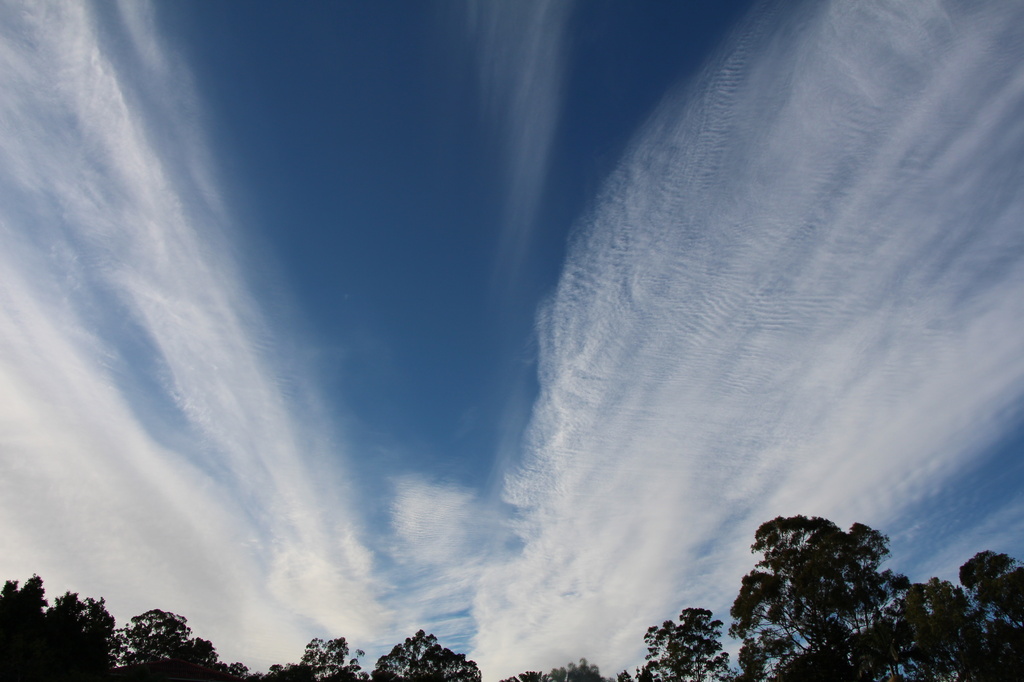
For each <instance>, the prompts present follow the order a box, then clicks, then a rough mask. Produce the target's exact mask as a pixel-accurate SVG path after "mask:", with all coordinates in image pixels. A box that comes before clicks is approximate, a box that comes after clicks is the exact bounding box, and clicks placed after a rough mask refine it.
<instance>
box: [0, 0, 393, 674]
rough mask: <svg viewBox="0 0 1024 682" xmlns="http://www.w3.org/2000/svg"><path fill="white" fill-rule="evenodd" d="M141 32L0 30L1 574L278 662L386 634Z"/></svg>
mask: <svg viewBox="0 0 1024 682" xmlns="http://www.w3.org/2000/svg"><path fill="white" fill-rule="evenodd" d="M149 12H150V10H149V8H147V7H145V6H140V5H136V4H133V3H123V4H121V5H117V6H114V5H93V4H86V3H78V4H72V5H68V4H64V3H6V4H5V5H4V6H3V7H2V9H0V16H2V20H0V26H2V28H0V89H2V90H3V91H4V97H3V98H2V101H0V120H2V121H3V123H2V125H0V188H2V189H0V191H2V193H3V196H4V201H3V204H2V206H0V235H2V242H3V248H2V249H0V376H2V377H3V382H2V384H0V386H2V388H0V404H2V406H3V410H2V412H3V423H2V428H0V438H2V446H0V447H2V451H0V544H2V546H3V547H4V551H3V553H2V555H0V568H2V570H3V574H4V575H5V576H9V577H11V576H19V575H20V576H24V577H27V576H28V575H31V573H33V572H38V573H40V574H41V575H43V576H44V577H45V578H46V580H47V581H48V583H53V589H58V588H60V587H63V586H66V587H70V588H73V589H77V590H81V591H82V592H84V593H85V594H96V595H102V594H108V595H109V594H111V593H113V592H115V590H114V589H113V588H115V586H116V593H117V594H118V595H119V597H118V599H117V600H116V601H115V600H113V599H111V601H110V606H111V608H112V609H113V610H114V611H115V613H116V614H117V615H118V617H119V618H120V619H121V620H123V619H124V618H125V617H127V616H130V615H134V614H136V613H139V612H141V611H142V610H144V609H148V608H153V607H159V608H166V609H170V610H174V611H178V612H180V613H185V614H187V615H188V617H189V618H190V620H191V621H192V623H193V625H194V626H195V628H196V630H197V631H198V632H199V633H200V634H201V635H202V636H205V637H208V638H211V639H213V640H214V641H216V642H218V643H223V644H221V646H222V647H225V649H222V653H223V654H225V655H226V656H231V657H244V658H246V660H248V661H250V662H252V661H255V662H275V661H276V662H280V661H282V660H289V659H290V658H294V657H295V652H296V651H301V647H302V645H303V644H304V643H305V641H307V640H308V638H309V632H310V630H311V628H322V629H330V630H334V631H338V630H341V631H344V632H346V633H350V636H356V637H358V636H360V635H361V634H363V635H370V634H372V633H374V632H375V631H376V629H377V628H378V627H379V626H380V624H381V623H382V622H383V620H384V619H385V618H386V617H387V612H386V610H385V609H384V608H383V607H382V606H380V605H379V604H378V603H377V601H376V597H375V594H376V593H377V590H378V586H377V585H376V584H375V581H374V577H373V573H372V570H373V569H372V561H371V555H370V553H369V551H368V550H367V549H366V548H364V546H363V542H362V540H361V539H360V533H361V529H360V527H359V525H358V523H357V522H354V521H353V519H354V518H355V517H354V516H352V515H351V514H350V513H349V511H348V510H349V501H348V500H349V498H351V496H352V494H353V493H352V491H351V490H350V489H348V488H347V487H346V486H345V485H344V484H343V483H342V482H341V481H339V480H337V479H338V478H339V476H338V473H339V472H338V471H337V470H336V469H335V468H334V467H333V466H332V465H331V464H329V462H328V455H329V456H330V457H332V458H337V457H338V453H337V452H336V450H337V446H336V445H335V444H334V443H333V442H332V441H331V436H330V434H329V433H328V432H327V431H326V430H325V429H324V428H323V427H322V426H321V425H320V424H319V423H314V422H313V421H312V419H313V418H312V417H310V418H305V417H301V416H300V414H312V415H315V414H316V412H315V409H309V408H315V398H314V397H313V393H312V391H310V389H309V386H308V385H307V384H306V383H305V382H304V379H303V378H302V376H301V374H298V373H289V372H288V371H286V370H285V368H286V365H285V363H284V362H283V361H282V359H281V358H279V357H275V354H274V352H273V348H274V337H273V334H272V333H271V332H270V331H269V328H268V326H267V324H266V323H265V321H264V320H263V318H262V312H261V311H260V310H259V309H258V308H257V306H256V305H255V303H254V301H253V300H252V299H251V296H250V294H249V293H248V292H247V290H246V283H245V281H244V277H243V273H242V271H241V270H240V268H239V265H238V263H237V262H236V261H235V260H234V258H233V257H232V248H230V239H229V236H230V235H229V231H230V227H229V221H228V220H227V218H226V216H225V212H224V210H223V209H222V207H221V206H220V203H219V199H218V195H217V188H216V182H215V181H214V173H213V172H212V171H211V168H212V167H213V164H212V163H210V160H209V156H208V152H207V150H206V148H205V147H206V143H205V140H203V139H202V133H201V131H200V130H199V127H198V125H197V124H196V115H197V114H196V103H195V101H194V98H193V95H192V90H191V87H190V85H189V82H188V78H187V75H186V74H185V73H184V72H183V71H182V70H181V69H180V68H179V67H178V66H177V62H176V60H175V58H174V56H173V55H172V54H171V53H169V52H167V51H166V49H164V48H163V47H162V43H161V41H160V39H159V36H158V35H157V34H156V31H155V29H154V27H153V25H152V17H151V16H150V14H149ZM101 14H102V15H103V16H102V20H101V19H100V16H99V15H101ZM101 23H102V25H103V31H102V32H101V31H100V29H99V25H100V24H101ZM125 38H126V40H125ZM306 409H309V411H308V412H305V411H304V410H306ZM328 486H329V489H328ZM225 614H228V615H225ZM231 647H234V648H233V649H232V648H231Z"/></svg>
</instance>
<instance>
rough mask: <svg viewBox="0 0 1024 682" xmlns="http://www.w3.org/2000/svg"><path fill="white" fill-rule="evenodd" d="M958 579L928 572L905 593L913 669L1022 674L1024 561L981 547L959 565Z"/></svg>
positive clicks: (939, 673)
mask: <svg viewBox="0 0 1024 682" xmlns="http://www.w3.org/2000/svg"><path fill="white" fill-rule="evenodd" d="M960 583H961V585H953V584H952V583H950V582H948V581H946V580H939V579H938V578H932V579H931V580H929V581H928V582H927V583H924V584H915V585H912V586H911V588H910V591H909V592H908V594H907V620H908V622H909V623H910V625H911V626H912V628H913V633H914V645H915V646H914V656H913V658H914V667H915V670H916V672H917V673H918V675H919V676H920V677H921V678H922V679H950V680H962V681H967V680H970V681H972V682H988V681H993V682H996V681H1001V680H1022V679H1024V567H1022V566H1021V564H1020V562H1018V561H1017V560H1015V559H1012V558H1011V557H1009V556H1007V555H1005V554H996V553H995V552H979V553H978V554H976V555H974V556H973V557H972V558H971V559H969V560H968V561H967V562H966V563H965V564H964V565H963V566H961V567H960Z"/></svg>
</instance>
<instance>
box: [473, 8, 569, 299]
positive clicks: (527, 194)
mask: <svg viewBox="0 0 1024 682" xmlns="http://www.w3.org/2000/svg"><path fill="white" fill-rule="evenodd" d="M571 10H572V3H571V2H562V1H555V0H539V1H537V2H524V3H471V4H468V5H467V15H466V21H467V24H468V30H469V33H470V35H471V37H472V38H473V39H474V41H475V42H476V48H477V49H476V52H477V61H478V64H479V69H478V70H479V74H480V88H481V95H482V99H483V102H482V107H483V111H484V114H485V116H486V118H487V120H488V121H490V122H491V123H492V124H493V125H494V126H495V128H496V132H497V136H498V137H499V139H500V140H501V144H500V148H501V150H502V153H503V165H504V168H505V187H506V190H505V214H504V224H503V225H502V228H501V237H500V239H499V244H498V254H497V262H496V265H495V276H494V277H495V281H496V282H497V283H498V284H499V286H502V287H505V286H508V285H509V282H510V281H511V280H513V279H514V278H515V277H516V276H517V275H518V274H519V269H520V267H521V266H522V264H523V259H524V258H525V257H526V255H527V252H528V249H529V247H530V244H531V239H532V236H533V233H534V231H535V230H536V219H537V210H538V208H539V206H540V202H541V199H542V198H543V192H544V187H545V183H546V180H547V175H548V165H549V160H550V156H551V145H552V143H553V141H554V136H555V129H556V127H557V125H558V118H559V113H560V111H561V108H562V107H561V103H562V96H563V93H562V80H563V76H564V68H565V52H566V45H565V31H566V24H567V22H568V20H569V17H570V15H571Z"/></svg>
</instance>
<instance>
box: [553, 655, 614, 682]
mask: <svg viewBox="0 0 1024 682" xmlns="http://www.w3.org/2000/svg"><path fill="white" fill-rule="evenodd" d="M547 677H548V680H550V681H551V682H606V681H605V679H604V678H603V677H601V671H600V670H599V669H598V667H597V666H596V665H593V664H591V663H588V662H587V659H585V658H581V659H580V662H579V664H576V663H569V664H567V665H565V666H562V667H561V668H554V669H552V670H551V672H549V673H548V675H547Z"/></svg>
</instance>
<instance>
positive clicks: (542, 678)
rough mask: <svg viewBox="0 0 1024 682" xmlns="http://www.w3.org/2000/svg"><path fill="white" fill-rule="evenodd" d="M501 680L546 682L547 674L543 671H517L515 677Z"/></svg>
mask: <svg viewBox="0 0 1024 682" xmlns="http://www.w3.org/2000/svg"><path fill="white" fill-rule="evenodd" d="M501 682H548V676H547V675H545V674H544V673H541V672H537V671H535V670H531V671H528V672H525V673H519V674H518V675H516V676H515V677H508V678H506V679H504V680H502V681H501Z"/></svg>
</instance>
